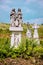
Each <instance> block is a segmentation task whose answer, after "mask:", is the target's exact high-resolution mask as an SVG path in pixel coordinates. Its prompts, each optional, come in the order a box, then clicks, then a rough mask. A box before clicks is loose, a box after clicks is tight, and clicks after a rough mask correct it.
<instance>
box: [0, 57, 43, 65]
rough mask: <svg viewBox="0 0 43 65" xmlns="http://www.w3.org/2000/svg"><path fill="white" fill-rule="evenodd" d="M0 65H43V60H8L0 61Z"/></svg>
mask: <svg viewBox="0 0 43 65" xmlns="http://www.w3.org/2000/svg"><path fill="white" fill-rule="evenodd" d="M0 65H43V60H42V59H37V60H34V61H33V60H30V59H23V58H16V59H11V58H6V59H2V60H0Z"/></svg>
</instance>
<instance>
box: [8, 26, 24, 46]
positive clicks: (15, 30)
mask: <svg viewBox="0 0 43 65" xmlns="http://www.w3.org/2000/svg"><path fill="white" fill-rule="evenodd" d="M9 30H10V31H11V32H12V34H11V47H13V46H14V47H18V45H19V43H20V42H21V32H22V31H23V28H22V27H10V28H9Z"/></svg>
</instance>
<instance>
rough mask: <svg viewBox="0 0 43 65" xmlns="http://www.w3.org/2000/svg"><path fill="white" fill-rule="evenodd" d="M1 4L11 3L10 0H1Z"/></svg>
mask: <svg viewBox="0 0 43 65" xmlns="http://www.w3.org/2000/svg"><path fill="white" fill-rule="evenodd" d="M1 2H2V3H3V4H11V3H12V0H1Z"/></svg>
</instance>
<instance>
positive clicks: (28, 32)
mask: <svg viewBox="0 0 43 65" xmlns="http://www.w3.org/2000/svg"><path fill="white" fill-rule="evenodd" d="M26 36H27V37H28V38H32V35H31V31H30V30H29V29H27V32H26Z"/></svg>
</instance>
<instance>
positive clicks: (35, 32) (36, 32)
mask: <svg viewBox="0 0 43 65" xmlns="http://www.w3.org/2000/svg"><path fill="white" fill-rule="evenodd" d="M33 28H34V34H33V38H34V39H36V41H37V44H40V41H39V35H38V28H39V26H38V25H37V24H34V26H33Z"/></svg>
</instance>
